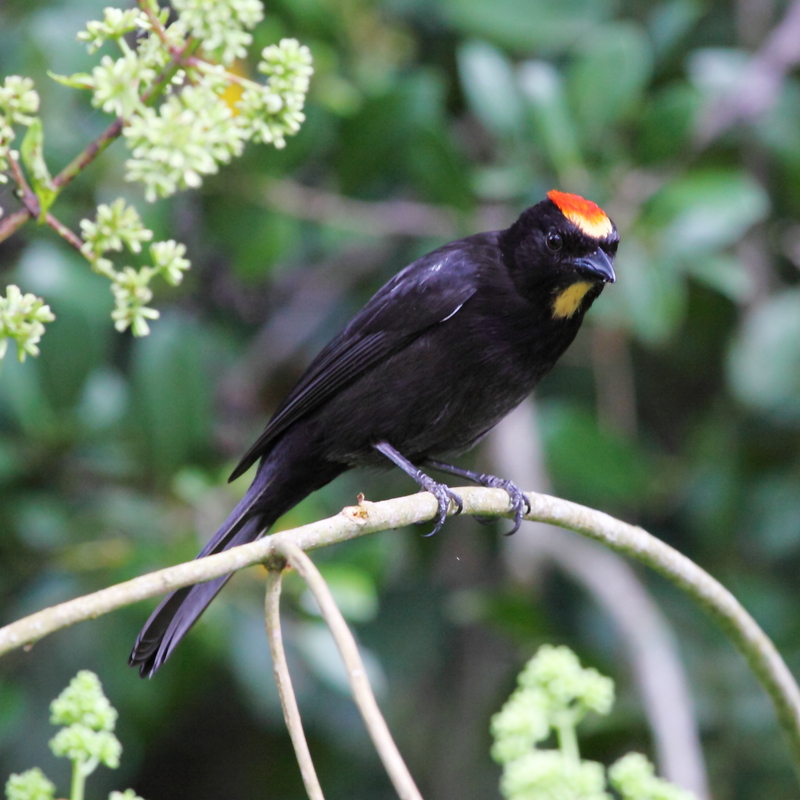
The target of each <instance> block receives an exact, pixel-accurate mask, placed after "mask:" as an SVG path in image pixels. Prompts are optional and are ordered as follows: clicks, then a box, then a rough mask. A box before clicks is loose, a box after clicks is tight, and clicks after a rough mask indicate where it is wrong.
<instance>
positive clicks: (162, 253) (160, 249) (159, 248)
mask: <svg viewBox="0 0 800 800" xmlns="http://www.w3.org/2000/svg"><path fill="white" fill-rule="evenodd" d="M185 255H186V245H184V244H180V242H176V241H175V240H174V239H168V240H167V241H166V242H155V243H154V244H152V245H150V256H151V258H152V259H153V267H154V268H155V269H157V270H159V271H160V272H161V274H162V275H163V276H164V280H166V281H167V282H168V283H171V284H172V285H173V286H177V285H178V284H179V283H180V282H181V281H182V280H183V274H184V273H185V272H186V270H187V269H189V267H191V266H192V264H191V262H190V261H189V259H188V258H184V256H185Z"/></svg>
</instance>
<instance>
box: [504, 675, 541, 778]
mask: <svg viewBox="0 0 800 800" xmlns="http://www.w3.org/2000/svg"><path fill="white" fill-rule="evenodd" d="M491 731H492V736H493V737H494V739H495V743H494V746H493V747H492V757H493V758H494V760H495V761H498V762H499V763H501V764H505V763H508V762H509V761H513V760H514V759H516V758H520V757H521V756H523V755H525V754H526V753H528V752H530V750H531V748H532V747H533V746H534V745H535V744H536V743H537V742H541V741H543V740H544V739H546V738H547V737H548V736H549V735H550V722H549V720H548V718H547V701H546V699H545V697H544V696H543V694H542V693H541V692H538V691H531V690H529V689H517V690H516V691H515V692H514V693H513V694H512V695H511V697H509V698H508V700H507V701H506V703H505V705H504V706H503V708H502V709H501V710H500V711H499V712H498V713H497V714H495V715H494V716H493V717H492V725H491Z"/></svg>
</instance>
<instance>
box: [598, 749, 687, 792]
mask: <svg viewBox="0 0 800 800" xmlns="http://www.w3.org/2000/svg"><path fill="white" fill-rule="evenodd" d="M608 777H609V780H610V781H611V785H612V786H613V787H614V788H615V789H616V790H617V791H618V792H619V793H620V794H621V795H622V797H623V800H697V797H696V796H695V795H694V794H693V793H692V792H689V791H687V790H686V789H681V788H679V787H678V786H673V785H672V784H671V783H668V782H667V781H665V780H663V779H661V778H657V777H656V775H655V769H654V767H653V765H652V764H651V763H650V761H649V760H648V759H647V758H645V757H644V756H643V755H642V754H641V753H628V754H627V755H626V756H623V757H622V758H621V759H619V761H617V762H616V763H615V764H613V765H612V766H611V767H610V768H609V770H608Z"/></svg>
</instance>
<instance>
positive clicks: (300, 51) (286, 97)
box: [237, 39, 314, 148]
mask: <svg viewBox="0 0 800 800" xmlns="http://www.w3.org/2000/svg"><path fill="white" fill-rule="evenodd" d="M311 64H312V58H311V51H310V50H309V49H308V48H307V47H305V46H304V45H301V44H300V43H299V42H298V41H297V40H296V39H281V41H280V43H279V44H277V45H271V46H270V47H265V48H264V49H263V50H262V52H261V60H260V61H259V64H258V69H259V72H263V73H264V74H265V75H267V76H268V77H267V83H266V85H265V86H261V85H259V84H256V83H251V84H249V85H248V86H247V87H246V88H245V91H244V93H243V94H242V97H241V99H240V100H239V102H238V104H237V108H238V109H239V116H238V117H237V121H238V123H239V124H240V125H242V126H244V127H245V128H246V129H247V131H248V136H250V137H252V138H253V139H254V140H255V141H256V142H263V143H264V144H274V145H275V147H277V148H282V147H284V146H285V145H286V138H285V137H287V136H293V135H294V134H296V133H297V132H298V131H299V130H300V125H301V124H302V122H303V121H304V120H305V114H303V106H304V105H305V99H306V94H307V93H308V87H309V82H310V79H311V75H312V74H313V72H314V68H313V67H312V66H311Z"/></svg>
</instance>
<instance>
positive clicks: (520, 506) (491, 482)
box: [425, 458, 531, 536]
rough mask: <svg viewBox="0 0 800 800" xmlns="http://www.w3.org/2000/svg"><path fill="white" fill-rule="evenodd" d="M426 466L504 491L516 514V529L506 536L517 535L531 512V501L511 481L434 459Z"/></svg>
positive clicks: (429, 460)
mask: <svg viewBox="0 0 800 800" xmlns="http://www.w3.org/2000/svg"><path fill="white" fill-rule="evenodd" d="M425 464H426V465H427V466H429V467H432V468H433V469H438V470H439V471H440V472H446V473H448V474H449V475H457V476H458V477H459V478H466V479H467V480H468V481H472V482H473V483H477V484H478V485H479V486H487V487H488V488H490V489H503V490H504V491H505V492H507V493H508V499H509V500H510V501H511V510H512V511H513V512H514V527H513V528H512V529H511V530H510V531H509V532H508V533H507V534H506V536H511V534H512V533H516V532H517V531H518V530H519V526H520V525H521V524H522V517H523V516H524V515H525V514H527V513H529V512H530V510H531V503H530V500H528V498H527V497H526V496H525V493H524V492H523V491H522V490H521V489H520V488H519V487H518V486H517V485H516V484H515V483H512V482H511V481H507V480H505V479H504V478H497V477H495V476H494V475H485V474H484V473H483V472H473V471H472V470H471V469H462V468H461V467H454V466H452V464H445V463H443V462H441V461H436V460H435V459H433V458H426V459H425Z"/></svg>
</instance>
